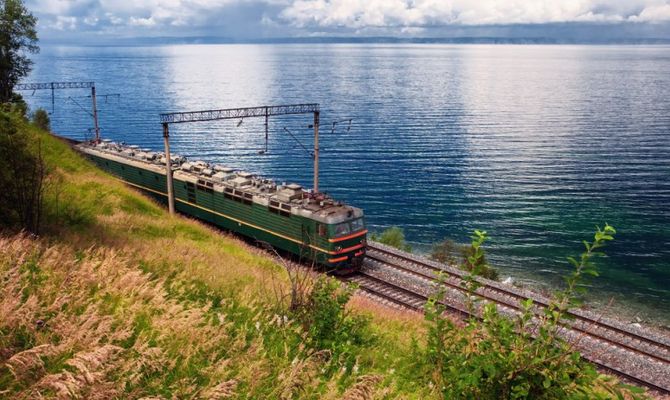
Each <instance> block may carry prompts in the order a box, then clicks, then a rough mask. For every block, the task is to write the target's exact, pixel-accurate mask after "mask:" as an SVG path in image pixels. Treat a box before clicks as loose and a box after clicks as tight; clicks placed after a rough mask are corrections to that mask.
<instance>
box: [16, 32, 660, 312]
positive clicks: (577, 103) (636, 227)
mask: <svg viewBox="0 0 670 400" xmlns="http://www.w3.org/2000/svg"><path fill="white" fill-rule="evenodd" d="M35 61H36V65H35V69H34V71H33V73H32V75H31V76H30V78H29V79H28V80H27V81H32V82H50V81H95V82H96V87H97V92H98V94H99V95H102V96H100V97H99V99H98V104H99V108H100V121H101V122H100V125H101V132H102V136H103V137H106V138H110V139H113V140H117V141H126V142H128V143H131V144H138V145H140V146H142V147H150V148H153V149H156V150H159V149H161V148H162V136H161V126H160V124H159V119H158V114H159V113H160V112H170V111H189V110H203V109H217V108H227V107H242V106H258V105H273V104H290V103H310V102H317V103H320V104H321V109H322V112H321V133H322V135H321V140H320V142H321V147H322V149H321V150H322V151H321V181H320V185H321V189H322V190H325V191H327V192H329V193H330V194H332V195H333V196H334V197H336V198H338V199H341V200H344V201H346V202H348V203H351V204H353V205H355V206H358V207H361V208H363V209H364V210H365V213H366V216H367V221H368V225H369V226H370V227H371V229H372V230H377V231H379V230H382V229H384V228H386V227H389V226H394V225H397V226H400V227H402V228H403V229H404V231H405V233H406V236H407V239H408V240H409V241H410V242H411V244H412V245H413V246H414V248H415V250H416V251H419V252H427V251H429V250H430V246H431V244H432V243H434V242H437V241H440V240H442V239H444V238H451V239H453V240H455V241H457V242H466V241H468V236H469V235H470V233H471V232H472V230H473V229H482V230H486V231H487V232H488V233H489V234H490V236H491V240H490V242H488V243H487V246H486V247H487V249H488V257H489V260H490V261H491V263H492V264H493V265H494V266H496V267H498V268H499V269H500V270H501V275H502V276H503V277H505V276H512V277H514V279H515V280H517V281H519V282H521V283H526V284H540V285H542V286H544V287H545V288H551V287H555V286H556V284H557V282H559V278H560V276H561V275H562V274H565V273H566V271H568V270H569V266H568V264H567V262H566V257H567V256H569V255H578V254H579V253H580V252H581V251H582V250H583V245H582V244H581V241H582V240H583V239H590V238H591V237H592V232H593V231H594V228H595V226H596V225H601V226H602V225H603V224H604V223H605V222H608V223H609V224H611V225H613V226H615V227H616V228H617V230H618V234H617V237H616V240H615V241H614V242H613V243H611V245H609V246H608V248H607V249H606V252H607V254H608V257H607V258H606V259H601V260H599V261H598V265H599V267H600V271H601V276H600V277H598V278H597V279H595V280H593V281H591V282H590V283H589V284H588V286H589V287H590V288H591V294H592V297H593V298H594V299H595V300H597V301H600V302H604V301H606V300H607V299H609V298H610V297H614V298H615V300H616V301H617V303H618V304H622V303H623V304H625V305H626V308H627V309H628V310H629V311H630V313H639V314H640V315H641V316H642V317H643V318H647V317H648V316H651V317H654V318H655V319H657V320H659V321H661V322H665V323H668V322H667V321H668V317H665V316H667V315H670V137H669V133H670V47H669V46H555V45H551V46H539V45H529V46H525V45H373V44H365V45H202V46H198V45H188V46H164V47H45V48H43V49H42V53H41V54H40V55H38V56H37V57H35ZM89 94H90V93H89V92H87V91H86V90H60V91H57V92H56V93H55V95H56V98H55V106H54V108H53V109H52V106H51V98H50V92H49V91H37V92H34V93H32V92H24V96H25V97H26V99H27V101H28V102H29V104H30V105H31V107H33V108H34V107H38V106H41V107H44V108H46V109H47V110H49V111H50V112H53V113H52V115H51V118H52V128H53V130H54V131H55V132H58V133H60V134H62V135H65V136H70V137H74V138H83V137H84V136H85V135H88V136H89V137H90V132H89V129H90V128H91V126H92V120H91V117H90V116H89V114H88V112H89V111H90V98H88V97H87V96H88V95H89ZM105 94H107V95H110V96H104V95H105ZM113 94H118V96H115V95H113ZM348 119H352V123H351V126H350V129H347V128H348V127H349V124H348V121H347V120H348ZM338 121H339V122H338ZM333 122H338V123H336V124H335V125H334V127H335V128H334V129H333ZM263 123H264V121H263V120H262V119H256V120H254V119H246V120H243V121H240V120H227V121H220V122H216V123H198V124H184V125H174V126H173V127H172V128H171V130H172V138H171V143H172V145H173V152H175V153H179V154H182V155H186V156H190V157H196V158H199V159H204V160H207V161H216V162H220V163H223V164H227V165H229V166H232V167H235V168H240V169H245V170H249V171H252V172H255V173H259V174H262V175H265V176H268V177H273V178H275V179H276V180H277V181H279V182H282V181H286V182H298V183H300V184H302V185H304V186H308V187H311V176H312V169H311V159H310V156H309V154H308V153H307V152H306V151H304V150H303V148H302V145H304V146H306V147H311V144H312V131H311V129H309V128H308V124H311V123H312V121H311V116H309V115H304V116H292V117H281V118H273V119H271V121H270V140H269V152H268V153H267V154H265V155H261V154H259V150H261V149H263V148H264V146H265V143H264V134H263V129H264V128H263ZM284 128H286V130H288V131H289V132H290V133H291V134H289V133H287V131H286V130H285V129H284ZM291 135H292V136H295V138H296V139H293V137H292V136H291Z"/></svg>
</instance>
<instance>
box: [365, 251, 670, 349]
mask: <svg viewBox="0 0 670 400" xmlns="http://www.w3.org/2000/svg"><path fill="white" fill-rule="evenodd" d="M370 249H372V250H373V252H374V251H378V252H380V253H384V254H389V255H390V256H391V257H397V258H401V259H403V260H405V261H407V262H410V263H413V264H415V265H417V266H419V267H420V268H425V269H429V270H431V271H434V272H443V273H446V274H448V275H450V276H452V277H456V278H458V279H463V277H464V276H465V273H463V274H459V273H455V272H453V271H449V270H447V269H443V268H439V267H436V266H433V265H431V264H428V263H424V262H422V261H421V260H417V259H416V258H413V257H411V256H405V255H402V254H399V253H398V252H391V251H388V250H386V249H384V248H381V247H379V246H375V245H374V244H370V243H368V252H367V254H366V256H367V257H369V258H373V259H376V260H379V261H381V262H387V263H388V261H387V260H384V259H380V258H378V257H375V255H374V253H373V254H371V253H370ZM390 266H391V267H394V268H397V269H402V270H403V271H405V272H408V273H411V274H414V275H417V276H420V277H422V278H424V279H430V280H435V276H430V275H427V274H423V273H421V272H419V271H415V270H412V269H409V268H406V267H403V266H401V265H397V264H393V265H390ZM446 284H447V285H448V286H450V287H453V288H455V289H457V290H460V291H465V289H464V288H463V287H460V286H459V285H454V284H451V283H448V282H447V283H446ZM480 284H482V287H483V288H484V289H486V290H491V291H494V292H498V293H500V294H501V295H503V296H509V297H514V298H516V299H518V300H526V299H527V298H528V297H527V296H524V295H521V294H518V293H515V292H514V291H511V290H507V289H504V288H500V287H496V286H492V285H490V284H488V283H486V282H485V281H482V280H480ZM477 294H478V295H480V296H482V297H484V298H486V299H488V300H492V301H495V302H496V303H501V300H499V299H496V298H494V297H492V296H488V295H486V294H484V293H477ZM531 300H532V301H533V304H535V305H538V306H541V307H545V308H546V307H548V306H549V304H548V303H547V302H545V301H542V300H538V299H531ZM505 305H507V306H510V307H514V308H516V309H519V307H518V306H517V305H514V304H505ZM567 314H568V315H569V316H570V317H572V318H575V319H578V320H581V321H583V322H585V323H588V324H592V325H594V326H597V327H599V328H602V329H607V330H610V331H613V332H615V333H617V334H620V335H624V336H628V337H630V338H632V339H633V340H637V341H640V342H646V343H647V344H649V345H652V346H656V347H659V348H661V349H662V350H664V351H667V352H670V345H668V344H666V343H663V342H659V341H657V340H654V339H653V338H649V337H647V336H644V335H641V334H638V333H636V332H631V331H629V330H626V329H623V328H620V327H616V326H613V325H611V324H608V323H606V322H603V321H598V320H596V319H593V318H589V317H586V316H583V315H580V314H577V313H574V312H571V311H568V312H567ZM576 329H578V330H581V328H576ZM588 334H589V335H590V336H594V334H593V333H590V332H589V333H588ZM597 336H600V335H597ZM603 339H604V340H608V341H611V340H610V339H608V338H603ZM617 343H618V342H617ZM621 344H622V345H624V346H628V345H625V344H623V343H621ZM648 355H649V356H650V357H652V358H656V359H659V360H661V361H663V362H670V358H667V357H662V356H658V355H656V354H648Z"/></svg>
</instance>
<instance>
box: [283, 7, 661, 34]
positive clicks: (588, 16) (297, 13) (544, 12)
mask: <svg viewBox="0 0 670 400" xmlns="http://www.w3.org/2000/svg"><path fill="white" fill-rule="evenodd" d="M281 16H282V17H283V18H284V19H285V20H286V21H289V22H290V23H293V24H295V25H297V26H302V27H305V26H311V25H315V26H321V27H327V26H340V27H349V28H361V27H366V26H376V27H398V26H410V27H411V26H414V27H421V26H434V25H449V24H458V25H492V24H503V25H505V24H542V23H558V22H624V21H631V22H639V21H644V22H652V21H653V22H661V21H670V3H669V2H668V0H630V1H623V0H610V1H602V0H601V1H598V0H479V1H472V0H296V1H294V2H293V3H292V4H290V5H289V6H288V7H286V8H285V9H284V10H283V12H282V13H281Z"/></svg>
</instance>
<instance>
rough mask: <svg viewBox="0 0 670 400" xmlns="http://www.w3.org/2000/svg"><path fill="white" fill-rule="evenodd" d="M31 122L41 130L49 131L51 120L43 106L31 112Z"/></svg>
mask: <svg viewBox="0 0 670 400" xmlns="http://www.w3.org/2000/svg"><path fill="white" fill-rule="evenodd" d="M33 124H35V126H36V127H38V128H39V129H41V130H43V131H47V132H48V131H50V130H51V121H50V120H49V113H47V112H46V110H45V109H43V108H38V109H37V110H35V112H34V113H33Z"/></svg>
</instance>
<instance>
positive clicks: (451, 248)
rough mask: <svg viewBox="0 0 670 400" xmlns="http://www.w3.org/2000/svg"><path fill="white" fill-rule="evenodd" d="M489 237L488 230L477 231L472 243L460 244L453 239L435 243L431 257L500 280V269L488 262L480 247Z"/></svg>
mask: <svg viewBox="0 0 670 400" xmlns="http://www.w3.org/2000/svg"><path fill="white" fill-rule="evenodd" d="M487 238H488V237H487V236H486V232H482V231H475V235H474V236H473V237H472V242H471V243H470V245H465V244H458V243H455V242H454V241H453V240H449V239H445V240H444V241H442V242H440V243H436V244H434V245H433V248H432V250H431V253H430V258H431V259H433V260H435V261H438V262H441V263H445V264H450V265H457V266H459V267H460V268H461V269H463V270H465V271H468V272H473V273H474V275H477V276H482V277H484V278H488V279H492V280H498V278H499V275H498V270H496V269H495V268H493V267H492V266H490V265H489V264H488V262H487V261H486V256H485V255H484V252H483V251H482V250H481V249H480V248H481V246H482V245H483V243H484V241H486V239H487ZM459 261H460V264H459Z"/></svg>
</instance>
